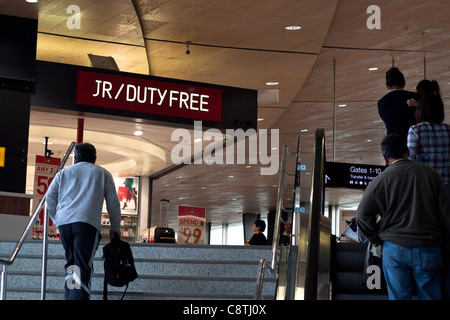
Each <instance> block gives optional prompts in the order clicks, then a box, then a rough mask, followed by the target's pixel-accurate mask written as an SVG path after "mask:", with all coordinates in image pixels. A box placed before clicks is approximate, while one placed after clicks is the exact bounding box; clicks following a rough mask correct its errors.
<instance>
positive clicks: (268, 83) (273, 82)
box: [266, 81, 280, 86]
mask: <svg viewBox="0 0 450 320" xmlns="http://www.w3.org/2000/svg"><path fill="white" fill-rule="evenodd" d="M279 84H280V83H279V82H278V81H269V82H266V85H267V86H277V85H279Z"/></svg>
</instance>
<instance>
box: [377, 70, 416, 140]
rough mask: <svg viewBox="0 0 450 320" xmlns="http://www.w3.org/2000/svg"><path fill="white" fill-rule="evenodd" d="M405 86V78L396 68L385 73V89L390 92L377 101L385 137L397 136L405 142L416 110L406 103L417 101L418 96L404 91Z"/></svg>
mask: <svg viewBox="0 0 450 320" xmlns="http://www.w3.org/2000/svg"><path fill="white" fill-rule="evenodd" d="M405 84H406V81H405V77H404V76H403V73H401V72H400V70H399V69H398V68H394V67H393V68H391V69H389V70H388V71H387V72H386V87H387V88H388V89H389V90H390V92H389V93H388V94H386V95H385V96H384V97H383V98H381V99H380V100H378V114H379V115H380V117H381V119H382V120H383V121H384V124H385V125H386V130H387V135H391V134H399V135H400V136H401V137H402V138H404V140H405V142H406V139H407V137H408V130H409V127H411V126H412V125H415V124H416V119H415V116H414V113H415V111H416V108H415V107H414V106H408V103H407V101H408V100H410V99H414V100H416V101H418V99H419V94H418V93H415V92H410V91H406V90H404V88H405Z"/></svg>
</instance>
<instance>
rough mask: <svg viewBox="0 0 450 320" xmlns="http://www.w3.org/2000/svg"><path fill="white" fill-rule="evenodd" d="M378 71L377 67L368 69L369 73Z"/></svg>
mask: <svg viewBox="0 0 450 320" xmlns="http://www.w3.org/2000/svg"><path fill="white" fill-rule="evenodd" d="M377 70H378V68H377V67H372V68H369V71H377Z"/></svg>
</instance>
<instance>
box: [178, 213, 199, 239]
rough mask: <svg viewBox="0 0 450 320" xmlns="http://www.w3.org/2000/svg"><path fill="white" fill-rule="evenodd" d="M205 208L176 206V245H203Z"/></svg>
mask: <svg viewBox="0 0 450 320" xmlns="http://www.w3.org/2000/svg"><path fill="white" fill-rule="evenodd" d="M205 223H206V208H202V207H187V206H178V243H193V244H204V243H205Z"/></svg>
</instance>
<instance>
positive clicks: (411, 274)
mask: <svg viewBox="0 0 450 320" xmlns="http://www.w3.org/2000/svg"><path fill="white" fill-rule="evenodd" d="M383 271H384V276H385V278H386V283H387V288H388V293H389V299H390V300H410V299H411V298H412V294H413V288H414V286H415V287H416V290H417V296H418V298H419V299H420V300H440V299H441V296H442V292H441V248H440V247H439V246H433V247H413V248H408V247H401V246H398V245H395V244H393V243H392V242H388V241H384V243H383Z"/></svg>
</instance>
